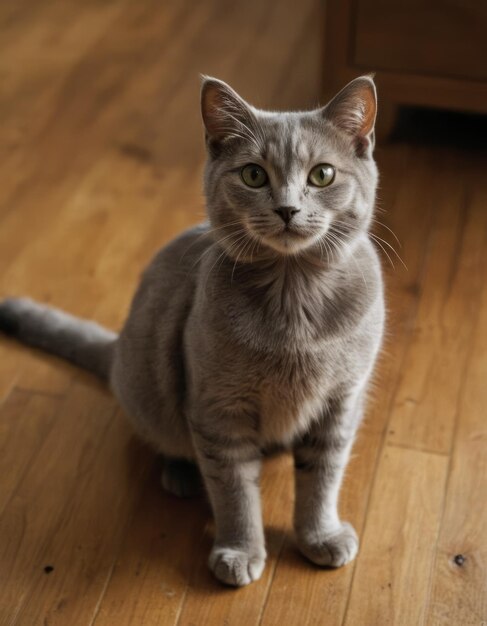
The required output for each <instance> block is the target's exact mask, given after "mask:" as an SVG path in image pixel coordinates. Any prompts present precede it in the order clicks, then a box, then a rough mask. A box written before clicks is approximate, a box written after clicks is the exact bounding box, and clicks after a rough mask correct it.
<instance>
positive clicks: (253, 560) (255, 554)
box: [193, 425, 266, 587]
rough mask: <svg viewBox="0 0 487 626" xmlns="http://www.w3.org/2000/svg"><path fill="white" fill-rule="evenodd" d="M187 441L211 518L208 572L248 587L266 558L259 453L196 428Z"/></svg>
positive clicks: (236, 441) (251, 446)
mask: <svg viewBox="0 0 487 626" xmlns="http://www.w3.org/2000/svg"><path fill="white" fill-rule="evenodd" d="M193 441H194V445H195V449H196V454H197V457H198V464H199V466H200V470H201V474H202V476H203V479H204V482H205V485H206V489H207V491H208V495H209V498H210V501H211V505H212V509H213V515H214V518H215V526H216V534H215V543H214V545H213V549H212V551H211V554H210V558H209V566H210V569H211V570H212V571H213V573H214V574H215V576H216V577H217V578H218V579H219V580H220V581H221V582H223V583H226V584H227V585H234V586H238V587H240V586H243V585H248V584H249V583H251V582H252V581H254V580H257V579H259V578H260V576H261V574H262V571H263V569H264V565H265V559H266V551H265V545H264V531H263V524H262V513H261V505H260V489H259V478H260V470H261V458H260V452H259V451H258V449H257V448H256V446H254V445H253V444H251V443H249V442H248V441H244V440H241V441H240V440H238V439H233V438H232V440H231V441H230V440H229V439H228V438H225V437H223V436H222V434H221V433H219V432H217V431H216V430H215V429H211V428H203V427H202V426H201V425H198V427H194V428H193Z"/></svg>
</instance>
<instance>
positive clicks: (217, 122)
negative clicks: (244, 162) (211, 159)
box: [201, 76, 254, 152]
mask: <svg viewBox="0 0 487 626" xmlns="http://www.w3.org/2000/svg"><path fill="white" fill-rule="evenodd" d="M202 78H203V83H202V86H201V115H202V117H203V123H204V125H205V130H206V140H207V144H208V148H209V149H210V151H211V152H214V150H215V149H216V148H217V147H218V146H219V145H221V143H222V142H224V141H226V140H227V139H230V138H240V139H243V138H246V137H249V130H250V128H251V127H252V125H253V121H254V115H253V113H252V107H251V106H250V105H249V104H247V103H246V102H245V100H244V99H243V98H241V97H240V96H239V95H238V93H237V92H236V91H234V90H233V89H232V88H231V87H230V86H229V85H227V84H226V83H224V82H223V81H222V80H218V79H217V78H211V77H209V76H203V77H202ZM250 136H251V135H250Z"/></svg>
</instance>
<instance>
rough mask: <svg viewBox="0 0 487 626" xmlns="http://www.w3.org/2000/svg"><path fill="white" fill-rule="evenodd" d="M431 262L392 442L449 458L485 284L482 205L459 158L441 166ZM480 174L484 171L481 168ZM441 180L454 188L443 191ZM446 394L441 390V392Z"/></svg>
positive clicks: (434, 181) (436, 183)
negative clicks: (475, 200)
mask: <svg viewBox="0 0 487 626" xmlns="http://www.w3.org/2000/svg"><path fill="white" fill-rule="evenodd" d="M438 166H439V167H440V168H441V177H440V178H439V177H434V178H433V179H432V181H431V185H432V186H434V189H435V196H436V206H438V207H441V210H437V211H436V220H435V226H434V235H433V239H432V242H431V250H430V259H431V260H430V262H429V263H428V267H427V271H426V276H425V279H424V283H423V285H422V295H421V302H420V305H419V311H418V318H417V323H416V327H415V331H414V334H413V336H412V340H411V345H410V348H409V351H408V355H407V358H406V361H405V363H404V366H403V372H402V376H401V382H400V387H399V390H398V393H397V396H396V400H395V405H394V411H393V415H392V418H391V422H390V427H389V437H388V440H389V442H391V443H395V444H399V445H406V446H411V447H416V448H422V449H425V450H432V451H436V452H441V453H448V452H449V451H450V449H451V444H452V437H453V429H454V423H455V412H456V406H457V399H458V394H459V389H460V384H461V379H462V372H463V370H464V368H465V365H466V359H467V355H468V350H469V343H470V339H471V336H472V332H473V328H474V323H475V311H476V310H477V308H478V303H479V294H480V286H481V284H482V273H481V270H482V267H483V264H484V263H485V260H484V257H483V248H484V240H483V230H484V224H485V223H486V221H487V214H486V212H485V210H484V207H482V206H480V205H475V206H473V205H472V203H471V202H470V201H469V194H470V192H469V188H470V186H471V184H472V183H471V182H469V181H470V180H471V179H470V178H469V177H468V175H467V177H466V178H465V177H464V176H462V177H461V178H460V177H458V176H455V175H456V173H457V172H458V168H459V167H461V164H460V162H459V160H458V159H456V158H455V157H453V158H443V159H442V160H441V161H439V162H438ZM475 171H476V172H479V170H477V169H476V170H475ZM443 176H446V177H447V178H448V180H450V181H451V184H450V185H449V186H448V190H446V189H445V186H444V183H443ZM439 389H441V393H439V392H438V390H439Z"/></svg>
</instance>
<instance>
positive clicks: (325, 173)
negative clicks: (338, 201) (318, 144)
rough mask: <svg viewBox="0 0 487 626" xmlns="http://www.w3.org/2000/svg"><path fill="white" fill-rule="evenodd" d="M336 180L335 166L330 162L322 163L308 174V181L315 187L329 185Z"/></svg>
mask: <svg viewBox="0 0 487 626" xmlns="http://www.w3.org/2000/svg"><path fill="white" fill-rule="evenodd" d="M334 180H335V168H334V167H333V165H329V164H328V163H321V164H320V165H317V166H316V167H313V169H312V170H311V172H310V173H309V176H308V182H309V183H310V184H311V185H314V186H315V187H327V186H328V185H331V183H332V182H333V181H334Z"/></svg>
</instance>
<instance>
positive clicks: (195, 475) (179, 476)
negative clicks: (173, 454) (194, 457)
mask: <svg viewBox="0 0 487 626" xmlns="http://www.w3.org/2000/svg"><path fill="white" fill-rule="evenodd" d="M161 483H162V486H163V487H164V489H165V490H166V491H168V492H169V493H172V494H173V495H175V496H178V497H179V498H192V497H194V496H197V495H199V494H200V493H202V491H203V482H202V480H201V475H200V471H199V469H198V466H197V465H196V463H192V462H191V461H186V460H185V459H172V458H168V457H165V458H164V465H163V468H162V474H161Z"/></svg>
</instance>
